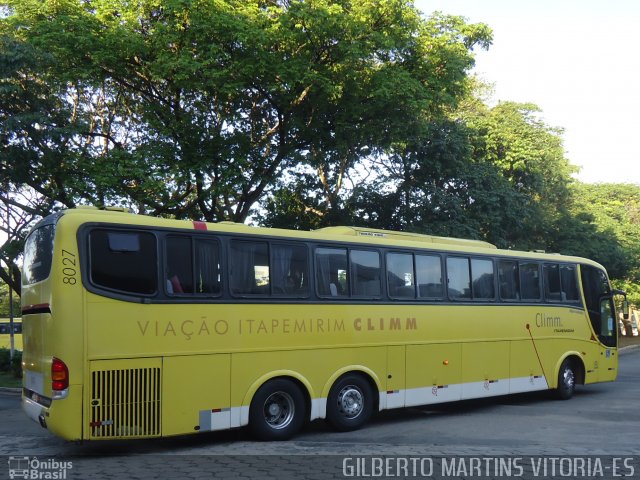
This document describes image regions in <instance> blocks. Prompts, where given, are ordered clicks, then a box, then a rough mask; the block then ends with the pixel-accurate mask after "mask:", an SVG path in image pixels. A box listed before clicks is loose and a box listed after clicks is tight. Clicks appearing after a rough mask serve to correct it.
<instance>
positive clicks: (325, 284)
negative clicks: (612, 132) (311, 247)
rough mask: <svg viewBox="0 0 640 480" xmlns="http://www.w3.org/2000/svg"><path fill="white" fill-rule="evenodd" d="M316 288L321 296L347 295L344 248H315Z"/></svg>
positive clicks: (345, 254) (347, 281) (345, 251)
mask: <svg viewBox="0 0 640 480" xmlns="http://www.w3.org/2000/svg"><path fill="white" fill-rule="evenodd" d="M315 257H316V288H317V290H318V295H320V296H321V297H334V298H335V297H345V296H348V295H349V290H348V289H349V278H348V275H347V249H346V248H316V251H315Z"/></svg>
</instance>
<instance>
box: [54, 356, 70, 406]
mask: <svg viewBox="0 0 640 480" xmlns="http://www.w3.org/2000/svg"><path fill="white" fill-rule="evenodd" d="M68 388H69V369H68V368H67V365H66V364H65V363H64V362H63V361H62V360H60V359H59V358H55V357H53V360H52V362H51V389H52V390H53V398H56V399H58V398H65V397H66V396H67V389H68Z"/></svg>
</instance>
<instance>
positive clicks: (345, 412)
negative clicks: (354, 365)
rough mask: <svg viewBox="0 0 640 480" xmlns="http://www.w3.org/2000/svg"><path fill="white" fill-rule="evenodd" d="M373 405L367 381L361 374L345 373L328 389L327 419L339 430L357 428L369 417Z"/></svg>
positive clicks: (371, 393)
mask: <svg viewBox="0 0 640 480" xmlns="http://www.w3.org/2000/svg"><path fill="white" fill-rule="evenodd" d="M373 406H374V402H373V389H372V388H371V385H370V384H369V382H368V381H367V380H366V379H365V378H363V377H362V376H361V375H354V374H349V375H345V376H343V377H341V378H339V379H338V381H337V382H336V383H334V384H333V386H332V387H331V390H330V391H329V396H328V397H327V421H328V422H329V424H330V425H331V426H332V427H333V428H335V429H336V430H338V431H340V432H347V431H350V430H357V429H358V428H360V427H362V426H363V425H364V424H365V423H367V421H368V420H369V419H370V418H371V415H372V414H373Z"/></svg>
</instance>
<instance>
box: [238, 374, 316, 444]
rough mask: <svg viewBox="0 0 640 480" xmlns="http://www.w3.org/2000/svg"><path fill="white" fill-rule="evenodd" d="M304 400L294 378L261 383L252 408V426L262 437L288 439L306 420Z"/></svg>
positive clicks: (266, 438)
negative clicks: (292, 379) (293, 380)
mask: <svg viewBox="0 0 640 480" xmlns="http://www.w3.org/2000/svg"><path fill="white" fill-rule="evenodd" d="M305 411H306V409H305V401H304V396H303V394H302V392H301V391H300V388H298V386H297V385H296V384H295V383H293V382H292V381H291V380H287V379H286V378H277V379H274V380H270V381H269V382H267V383H265V384H264V385H262V386H261V387H260V388H259V389H258V391H257V392H256V394H255V395H254V396H253V400H252V401H251V406H250V407H249V428H250V430H251V431H252V433H253V435H254V436H255V437H256V438H258V439H260V440H288V439H289V438H291V437H292V436H293V435H295V434H296V433H297V432H298V430H300V428H301V427H302V425H303V423H304V415H305Z"/></svg>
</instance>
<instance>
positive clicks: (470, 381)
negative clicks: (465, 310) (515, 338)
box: [462, 341, 510, 399]
mask: <svg viewBox="0 0 640 480" xmlns="http://www.w3.org/2000/svg"><path fill="white" fill-rule="evenodd" d="M509 343H510V342H505V341H495V342H467V343H464V344H462V383H463V384H462V399H467V398H478V397H488V396H492V395H503V394H506V393H509V350H510V348H509V347H510V345H509Z"/></svg>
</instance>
